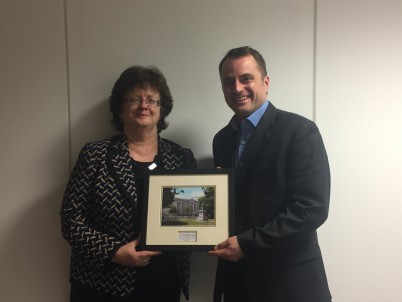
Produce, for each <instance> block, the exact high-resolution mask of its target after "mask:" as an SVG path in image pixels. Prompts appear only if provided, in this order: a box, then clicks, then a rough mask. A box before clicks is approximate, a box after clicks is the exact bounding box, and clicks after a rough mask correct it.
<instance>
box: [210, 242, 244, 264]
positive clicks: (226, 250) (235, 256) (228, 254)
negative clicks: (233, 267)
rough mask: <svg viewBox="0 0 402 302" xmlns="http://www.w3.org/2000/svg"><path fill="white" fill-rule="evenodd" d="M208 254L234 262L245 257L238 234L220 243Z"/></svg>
mask: <svg viewBox="0 0 402 302" xmlns="http://www.w3.org/2000/svg"><path fill="white" fill-rule="evenodd" d="M208 254H210V255H213V256H218V257H221V258H223V259H226V260H230V261H234V262H237V261H239V260H240V259H242V258H243V257H244V253H243V251H242V250H241V248H240V246H239V243H238V242H237V236H234V237H230V238H228V239H226V240H225V241H223V242H221V243H219V244H218V245H216V246H215V250H213V251H209V252H208Z"/></svg>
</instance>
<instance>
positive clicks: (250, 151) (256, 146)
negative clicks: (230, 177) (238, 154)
mask: <svg viewBox="0 0 402 302" xmlns="http://www.w3.org/2000/svg"><path fill="white" fill-rule="evenodd" d="M276 112H277V109H276V108H275V106H274V105H273V104H272V103H270V104H269V106H268V109H267V110H266V111H265V113H264V115H263V116H262V117H261V120H260V122H259V123H258V125H257V127H256V128H255V130H254V133H253V135H252V136H251V138H250V140H249V141H248V142H247V146H246V148H245V150H244V156H243V158H242V160H241V162H240V164H239V165H238V170H239V171H238V172H237V173H238V179H239V181H242V179H243V177H244V176H245V175H246V174H247V172H248V171H249V170H250V169H252V168H253V167H254V166H258V164H259V163H258V158H259V157H260V155H261V153H262V152H263V150H264V148H263V146H264V145H265V144H267V143H268V141H269V138H270V136H271V135H270V133H269V132H270V129H271V128H272V127H273V126H274V123H275V116H276Z"/></svg>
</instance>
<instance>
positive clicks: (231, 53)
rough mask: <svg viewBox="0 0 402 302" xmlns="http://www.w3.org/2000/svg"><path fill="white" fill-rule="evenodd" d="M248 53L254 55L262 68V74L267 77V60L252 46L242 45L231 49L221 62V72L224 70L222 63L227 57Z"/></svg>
mask: <svg viewBox="0 0 402 302" xmlns="http://www.w3.org/2000/svg"><path fill="white" fill-rule="evenodd" d="M248 55H251V56H253V57H254V59H255V61H256V62H257V65H258V67H259V68H260V71H261V74H262V76H263V77H265V76H266V75H267V66H266V64H265V60H264V58H263V57H262V55H261V54H260V53H259V52H258V51H257V50H255V49H253V48H251V47H250V46H242V47H237V48H233V49H231V50H229V51H228V53H227V54H226V55H225V56H224V57H223V59H222V60H221V62H220V63H219V74H221V72H222V65H223V63H224V61H225V60H226V59H237V58H242V57H245V56H248Z"/></svg>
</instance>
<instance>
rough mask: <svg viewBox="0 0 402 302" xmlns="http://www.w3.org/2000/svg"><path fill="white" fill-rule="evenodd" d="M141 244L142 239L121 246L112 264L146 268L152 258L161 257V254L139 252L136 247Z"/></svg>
mask: <svg viewBox="0 0 402 302" xmlns="http://www.w3.org/2000/svg"><path fill="white" fill-rule="evenodd" d="M139 243H140V237H138V238H137V239H135V240H134V241H131V242H129V243H127V244H125V245H123V246H121V247H120V248H119V249H118V250H117V252H116V253H115V254H114V256H113V258H112V262H114V263H117V264H120V265H124V266H136V267H139V266H146V265H148V263H149V261H150V259H151V257H152V256H156V255H160V254H161V252H153V251H139V252H137V249H136V246H137V245H139Z"/></svg>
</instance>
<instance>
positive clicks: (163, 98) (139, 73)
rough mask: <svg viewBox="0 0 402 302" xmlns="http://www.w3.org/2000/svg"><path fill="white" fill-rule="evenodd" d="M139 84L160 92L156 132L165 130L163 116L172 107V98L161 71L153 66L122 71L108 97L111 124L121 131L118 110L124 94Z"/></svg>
mask: <svg viewBox="0 0 402 302" xmlns="http://www.w3.org/2000/svg"><path fill="white" fill-rule="evenodd" d="M136 86H139V87H141V88H145V87H147V86H150V87H152V88H153V89H156V90H157V91H158V92H159V93H160V106H161V113H160V119H159V121H158V125H157V127H158V133H160V132H161V131H162V130H165V129H166V128H167V126H168V123H167V122H166V120H165V118H166V117H167V116H168V115H169V113H170V112H171V111H172V108H173V98H172V95H171V93H170V89H169V86H168V85H167V81H166V78H165V76H164V75H163V74H162V72H161V71H160V70H159V69H158V68H156V67H153V66H150V67H144V66H139V65H135V66H131V67H129V68H127V69H126V70H124V71H123V73H122V74H121V75H120V77H119V78H118V79H117V81H116V83H115V84H114V86H113V89H112V94H111V96H110V98H109V111H110V112H111V113H112V115H113V117H112V124H113V126H114V127H115V128H116V129H117V130H119V131H120V132H123V123H122V122H121V120H120V112H121V110H122V106H123V102H124V96H125V94H126V93H127V92H128V91H129V90H131V89H133V88H134V87H136Z"/></svg>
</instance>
